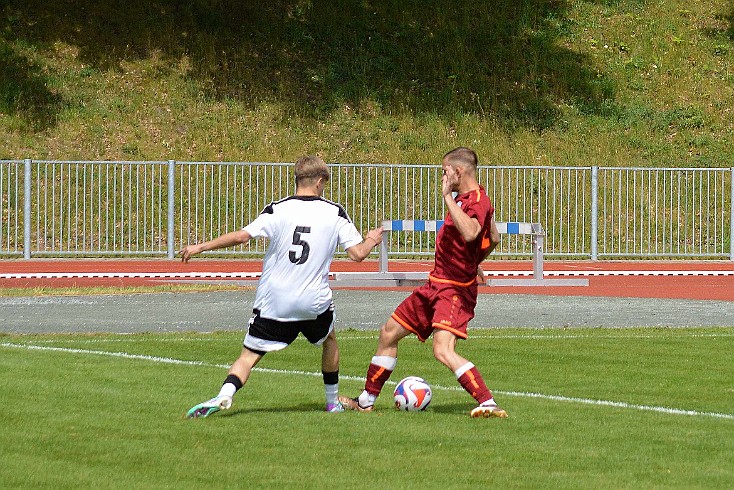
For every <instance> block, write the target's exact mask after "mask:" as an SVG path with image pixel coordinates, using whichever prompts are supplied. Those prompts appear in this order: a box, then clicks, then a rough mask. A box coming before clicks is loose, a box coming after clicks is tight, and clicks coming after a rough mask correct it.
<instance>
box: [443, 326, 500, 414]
mask: <svg viewBox="0 0 734 490" xmlns="http://www.w3.org/2000/svg"><path fill="white" fill-rule="evenodd" d="M456 339H457V337H456V335H454V334H453V333H452V332H449V331H447V330H441V329H436V330H435V331H434V332H433V355H434V356H435V357H436V359H437V360H438V361H439V362H441V363H442V364H443V365H445V366H446V367H448V368H449V369H450V370H451V371H453V373H454V374H455V375H456V379H457V380H458V381H459V384H460V385H461V386H462V388H464V389H465V390H466V392H467V393H469V394H470V395H471V396H472V397H473V398H474V399H475V400H476V401H477V403H479V406H478V407H476V408H475V409H474V410H472V411H471V416H472V417H500V418H504V417H507V412H505V411H504V410H503V409H501V408H500V407H498V406H497V403H496V402H495V401H494V397H493V396H492V392H491V391H490V390H489V388H487V385H486V383H485V382H484V378H483V377H482V374H481V373H480V372H479V370H478V369H477V367H476V366H475V365H474V363H472V362H470V361H469V360H467V359H465V358H464V357H462V356H460V355H459V354H458V353H457V352H456Z"/></svg>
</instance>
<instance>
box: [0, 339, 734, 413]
mask: <svg viewBox="0 0 734 490" xmlns="http://www.w3.org/2000/svg"><path fill="white" fill-rule="evenodd" d="M0 347H6V348H14V349H27V350H36V351H46V352H63V353H70V354H83V355H98V356H109V357H118V358H123V359H135V360H144V361H151V362H158V363H164V364H176V365H187V366H200V367H216V368H222V369H228V368H229V365H228V364H215V363H208V362H205V361H190V360H184V359H173V358H170V357H158V356H150V355H145V354H130V353H127V352H109V351H102V350H88V349H76V348H68V347H55V346H41V345H32V344H15V343H11V342H3V343H0ZM253 370H254V371H258V372H265V373H273V374H290V375H292V374H295V375H301V376H312V377H318V376H321V375H322V374H321V373H320V372H310V371H300V370H286V369H271V368H257V367H256V368H254V369H253ZM340 378H341V379H345V380H350V381H364V378H363V377H359V376H347V375H340ZM389 384H395V383H394V382H389ZM432 387H433V389H435V390H442V391H461V390H462V388H460V387H458V386H452V387H447V386H441V385H432ZM493 391H494V393H495V394H500V395H504V396H514V397H523V398H539V399H543V400H551V401H557V402H564V403H580V404H584V405H597V406H605V407H614V408H623V409H631V410H640V411H647V412H657V413H664V414H669V415H688V416H697V417H710V418H715V419H725V420H734V414H728V413H718V412H700V411H698V410H685V409H679V408H671V407H660V406H652V405H637V404H632V403H627V402H618V401H611V400H594V399H590V398H575V397H567V396H562V395H546V394H542V393H528V392H519V391H501V390H493Z"/></svg>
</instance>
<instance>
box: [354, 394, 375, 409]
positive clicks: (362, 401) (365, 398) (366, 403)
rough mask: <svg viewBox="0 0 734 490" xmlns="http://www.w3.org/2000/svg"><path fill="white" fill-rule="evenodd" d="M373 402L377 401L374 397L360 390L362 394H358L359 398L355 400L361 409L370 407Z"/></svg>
mask: <svg viewBox="0 0 734 490" xmlns="http://www.w3.org/2000/svg"><path fill="white" fill-rule="evenodd" d="M375 400H377V397H376V396H375V395H371V394H369V393H367V391H366V390H362V393H360V395H359V398H357V401H358V402H359V406H360V407H362V408H367V407H371V406H372V405H374V404H375Z"/></svg>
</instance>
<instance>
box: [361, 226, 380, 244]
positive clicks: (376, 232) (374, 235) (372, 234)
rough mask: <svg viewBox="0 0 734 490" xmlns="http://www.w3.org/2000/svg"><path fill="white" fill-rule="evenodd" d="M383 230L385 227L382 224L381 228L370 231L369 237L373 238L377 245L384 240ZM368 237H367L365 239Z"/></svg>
mask: <svg viewBox="0 0 734 490" xmlns="http://www.w3.org/2000/svg"><path fill="white" fill-rule="evenodd" d="M382 232H383V229H382V226H380V227H379V228H375V229H374V230H370V231H368V232H367V238H371V239H372V240H374V241H375V246H377V245H379V244H380V242H381V241H382ZM367 238H365V240H366V239H367Z"/></svg>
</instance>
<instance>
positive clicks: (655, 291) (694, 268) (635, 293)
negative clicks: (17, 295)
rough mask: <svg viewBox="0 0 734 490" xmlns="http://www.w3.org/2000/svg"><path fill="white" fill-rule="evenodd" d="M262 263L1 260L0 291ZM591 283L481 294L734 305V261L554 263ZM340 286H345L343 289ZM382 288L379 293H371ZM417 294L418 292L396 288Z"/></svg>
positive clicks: (525, 268) (507, 266) (410, 266)
mask: <svg viewBox="0 0 734 490" xmlns="http://www.w3.org/2000/svg"><path fill="white" fill-rule="evenodd" d="M431 266H432V262H430V261H425V262H422V261H414V262H403V261H394V262H390V266H389V269H390V271H396V272H406V271H407V272H418V271H421V272H428V271H430V269H431ZM261 267H262V263H261V262H260V261H242V260H211V259H201V258H195V259H194V260H192V261H191V262H189V263H188V264H183V263H181V262H180V261H175V260H174V261H170V260H165V259H151V260H117V259H114V260H113V259H110V260H93V259H89V260H77V259H74V260H70V259H52V260H43V259H32V260H15V259H11V260H0V287H22V288H32V287H39V286H47V287H69V286H77V287H85V286H140V285H159V284H165V283H178V282H181V281H186V282H190V281H200V282H202V283H211V282H221V281H237V283H238V284H240V283H242V282H243V281H253V282H252V284H253V285H254V284H255V282H254V281H255V280H256V278H257V275H258V273H259V272H260V270H261ZM483 268H484V269H485V271H487V274H488V275H489V276H490V277H496V278H513V277H523V278H528V277H531V276H532V262H530V261H487V262H485V263H484V264H483ZM331 270H332V271H333V272H377V270H378V264H377V262H376V261H365V262H362V263H354V262H350V261H334V262H333V263H332V267H331ZM564 277H572V278H588V279H589V286H587V287H579V286H574V287H570V286H501V287H481V288H480V291H481V292H482V293H484V294H543V295H554V296H615V297H633V298H679V299H711V300H724V301H734V262H732V261H696V262H684V261H627V262H625V261H609V262H592V261H556V262H554V261H548V260H546V262H545V278H564ZM335 287H338V286H335ZM364 289H375V288H364ZM393 289H405V290H408V291H409V290H411V289H412V288H410V287H405V288H393Z"/></svg>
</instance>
